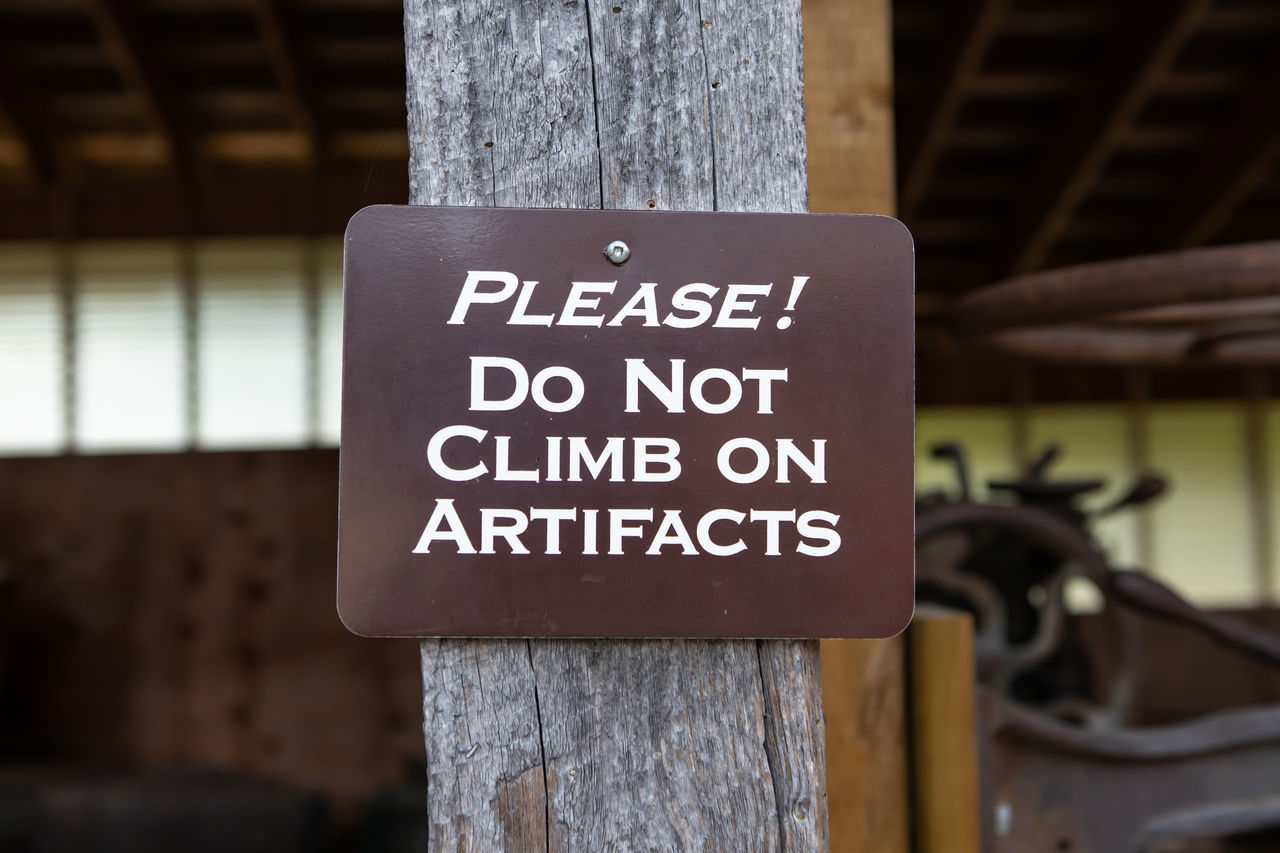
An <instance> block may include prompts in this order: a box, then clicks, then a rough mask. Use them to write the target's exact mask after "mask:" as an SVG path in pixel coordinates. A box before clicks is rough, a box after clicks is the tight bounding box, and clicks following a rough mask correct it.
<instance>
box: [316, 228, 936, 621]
mask: <svg viewBox="0 0 1280 853" xmlns="http://www.w3.org/2000/svg"><path fill="white" fill-rule="evenodd" d="M913 272H914V266H913V248H912V243H911V237H910V235H909V234H908V233H907V231H906V229H905V228H903V226H902V225H901V224H900V223H898V222H897V221H895V220H893V219H888V218H885V217H878V216H819V215H787V214H748V213H662V212H653V211H582V210H503V209H492V208H440V207H370V208H366V209H365V210H362V211H360V212H359V213H357V214H356V216H355V217H354V218H353V219H352V220H351V223H350V225H349V226H348V227H347V235H346V266H345V274H344V285H345V299H346V309H345V311H346V320H345V328H344V351H343V388H342V462H341V468H342V471H341V500H340V510H339V516H340V535H339V556H338V609H339V611H340V613H341V616H342V619H343V621H344V622H345V623H346V625H347V626H348V627H349V628H350V629H351V630H352V631H355V632H356V633H359V634H366V635H378V636H530V637H879V636H888V635H891V634H894V633H896V632H898V631H900V630H901V629H902V628H903V627H904V626H905V625H906V623H907V621H908V620H909V619H910V616H911V612H912V606H913V587H914V571H913V535H912V528H913V511H914V502H913V494H912V488H913V473H912V465H913V456H914V440H913V414H914V412H913V392H914V388H913V384H914V383H913V379H914V377H913V356H912V353H913V343H914V342H913V303H914V300H913V289H914V288H913Z"/></svg>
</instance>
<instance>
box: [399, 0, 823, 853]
mask: <svg viewBox="0 0 1280 853" xmlns="http://www.w3.org/2000/svg"><path fill="white" fill-rule="evenodd" d="M446 30H447V31H448V33H449V34H450V35H449V37H448V38H445V37H443V35H442V33H443V32H444V31H446ZM405 52H406V60H407V62H406V65H407V72H408V86H407V95H408V98H407V100H408V107H409V139H410V141H411V142H410V168H409V175H410V187H411V194H412V201H413V202H414V203H417V204H439V203H451V204H471V205H506V206H525V207H532V206H548V207H556V206H563V207H579V208H593V207H608V208H625V209H647V208H648V207H651V206H653V207H659V208H662V209H673V208H674V209H684V210H711V209H720V210H738V211H742V210H775V211H791V212H798V211H803V210H805V208H806V205H807V200H808V193H807V187H806V181H805V166H804V159H805V158H804V155H805V142H804V139H805V136H804V125H803V121H804V108H803V97H802V94H803V93H802V88H801V80H802V52H801V23H800V3H799V0H773V2H767V3H766V2H761V3H757V4H754V5H753V6H752V8H751V10H750V12H749V13H748V12H747V11H745V10H744V9H742V8H741V7H739V6H737V5H734V4H731V3H729V2H725V0H715V2H711V0H701V2H699V0H666V2H655V3H625V4H620V5H619V4H615V3H599V2H598V0H588V2H586V3H581V4H578V3H573V4H566V3H508V2H499V0H484V2H474V3H458V2H453V1H452V0H439V2H426V3H424V2H420V0H414V2H409V3H406V4H405ZM658 56H663V57H675V59H673V60H672V61H665V60H664V64H663V67H662V68H661V70H660V71H659V70H658V69H657V68H656V67H655V65H654V57H658ZM748 59H749V60H750V62H749V63H748V62H747V61H746V60H748ZM464 72H465V73H464ZM553 125H554V128H553ZM421 649H422V675H423V680H422V683H423V692H424V701H423V711H424V721H423V733H424V736H425V741H426V759H427V773H428V794H429V796H428V802H427V803H426V809H427V812H428V816H427V818H426V820H427V822H428V823H429V825H430V828H431V833H430V834H431V838H430V847H431V849H433V850H452V849H468V850H471V849H482V850H498V849H505V850H529V851H532V850H578V849H581V850H609V849H630V848H633V847H640V848H644V849H654V850H658V849H662V850H666V849H679V850H812V851H823V850H826V849H827V815H826V803H827V792H826V786H825V778H824V766H825V765H824V760H823V722H822V707H821V691H820V687H819V684H820V676H819V664H818V643H817V642H816V641H785V640H783V641H779V640H763V641H755V640H712V641H688V640H670V641H658V640H639V641H627V642H622V641H610V640H529V641H526V640H501V639H499V640H482V639H477V640H454V639H442V640H436V639H428V640H424V641H423V642H422V644H421Z"/></svg>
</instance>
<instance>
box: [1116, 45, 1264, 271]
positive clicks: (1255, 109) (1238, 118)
mask: <svg viewBox="0 0 1280 853" xmlns="http://www.w3.org/2000/svg"><path fill="white" fill-rule="evenodd" d="M1277 91H1280V55H1274V56H1272V57H1271V58H1270V60H1269V61H1268V62H1266V63H1265V64H1264V65H1263V67H1262V68H1260V69H1259V70H1258V71H1257V72H1256V73H1255V74H1254V75H1253V76H1252V77H1251V78H1250V79H1249V82H1248V83H1246V84H1245V86H1244V88H1243V89H1241V91H1240V94H1239V96H1238V97H1237V98H1236V100H1235V102H1234V104H1233V106H1232V107H1231V109H1229V110H1228V111H1227V115H1226V118H1225V119H1223V120H1222V121H1221V122H1219V123H1218V125H1217V130H1216V131H1215V132H1214V133H1213V135H1212V136H1210V137H1209V138H1208V139H1207V140H1206V141H1205V143H1204V144H1203V145H1201V146H1200V148H1198V149H1197V150H1196V151H1195V152H1194V153H1193V154H1192V155H1191V156H1190V157H1188V158H1187V161H1186V163H1185V165H1184V166H1183V167H1182V168H1180V169H1179V170H1178V173H1179V174H1180V175H1184V176H1186V180H1180V181H1176V182H1175V183H1174V184H1173V185H1172V186H1170V187H1169V189H1168V190H1167V191H1166V192H1165V193H1164V194H1163V197H1162V198H1160V199H1159V201H1158V202H1157V203H1156V204H1155V205H1154V206H1153V208H1152V211H1153V215H1152V218H1151V219H1150V220H1149V224H1148V226H1147V227H1146V228H1145V229H1144V230H1143V232H1142V234H1141V236H1140V237H1139V239H1138V243H1139V245H1140V247H1141V249H1142V250H1146V251H1158V250H1161V249H1171V248H1185V247H1188V246H1195V245H1199V244H1203V243H1207V242H1209V241H1210V240H1212V239H1213V238H1214V237H1215V236H1216V235H1217V234H1218V232H1219V231H1221V230H1222V228H1223V226H1224V225H1225V224H1226V222H1227V220H1228V219H1229V218H1230V217H1231V214H1232V213H1234V212H1235V210H1236V208H1237V207H1238V206H1239V205H1240V203H1241V202H1242V201H1243V200H1244V199H1245V198H1246V197H1247V196H1248V195H1249V193H1250V192H1251V191H1252V190H1253V189H1254V188H1255V187H1257V186H1258V185H1259V184H1260V183H1261V182H1262V181H1263V180H1264V179H1265V178H1266V176H1267V173H1268V172H1269V171H1270V170H1271V168H1272V164H1273V163H1274V162H1275V160H1276V158H1277V156H1280V112H1277V111H1276V110H1275V109H1272V108H1269V107H1268V106H1266V105H1267V104H1270V103H1271V102H1272V101H1273V100H1274V99H1275V93H1276V92H1277Z"/></svg>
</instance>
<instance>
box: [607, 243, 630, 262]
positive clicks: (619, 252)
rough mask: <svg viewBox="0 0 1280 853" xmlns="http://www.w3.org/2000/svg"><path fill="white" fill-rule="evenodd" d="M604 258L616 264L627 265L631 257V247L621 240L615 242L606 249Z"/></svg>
mask: <svg viewBox="0 0 1280 853" xmlns="http://www.w3.org/2000/svg"><path fill="white" fill-rule="evenodd" d="M604 256H605V257H606V258H608V259H609V260H611V261H613V262H614V263H615V264H625V263H626V262H627V258H629V257H631V247H630V246H628V245H627V244H626V243H624V242H622V241H621V240H614V241H613V242H612V243H610V244H609V245H607V246H605V247H604Z"/></svg>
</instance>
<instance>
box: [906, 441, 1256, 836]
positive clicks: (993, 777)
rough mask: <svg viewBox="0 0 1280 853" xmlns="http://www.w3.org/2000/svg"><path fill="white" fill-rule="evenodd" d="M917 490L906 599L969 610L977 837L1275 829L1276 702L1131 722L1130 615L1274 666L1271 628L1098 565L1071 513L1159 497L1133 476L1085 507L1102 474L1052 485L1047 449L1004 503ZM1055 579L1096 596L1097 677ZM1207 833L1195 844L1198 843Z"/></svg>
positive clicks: (1081, 519) (955, 455)
mask: <svg viewBox="0 0 1280 853" xmlns="http://www.w3.org/2000/svg"><path fill="white" fill-rule="evenodd" d="M934 455H935V456H938V457H943V458H951V459H953V460H954V461H955V462H956V466H957V472H958V476H959V480H960V485H961V489H960V497H959V499H958V500H953V499H948V498H946V497H944V496H941V495H937V494H934V495H926V496H922V498H921V500H920V504H919V520H918V525H917V529H918V532H917V539H918V543H919V558H918V562H919V579H920V585H921V591H920V596H921V598H924V599H933V600H937V601H941V602H943V603H947V604H950V605H952V606H960V607H963V608H964V609H966V610H968V611H969V612H971V613H973V614H974V616H975V620H976V623H977V626H976V638H977V646H976V649H975V651H976V660H977V673H978V679H979V681H980V682H981V684H982V685H983V687H982V689H981V690H980V692H979V697H980V699H979V718H980V721H981V722H980V723H979V740H980V746H981V749H982V751H983V776H984V779H983V814H984V819H985V826H984V836H985V837H986V839H987V845H988V849H992V850H998V851H1019V853H1020V852H1021V851H1032V850H1037V851H1039V850H1045V849H1051V850H1063V851H1066V850H1071V851H1130V850H1131V851H1168V853H1172V851H1191V850H1240V851H1247V850H1264V849H1265V850H1273V849H1276V846H1275V845H1276V843H1277V838H1280V836H1278V835H1275V834H1274V833H1275V832H1277V831H1280V776H1277V774H1276V767H1278V766H1280V707H1276V706H1271V707H1261V708H1250V709H1236V710H1225V711H1219V712H1215V713H1211V714H1207V715H1204V716H1202V717H1199V718H1196V719H1193V720H1190V721H1185V722H1179V723H1177V724H1174V725H1167V726H1159V727H1141V728H1138V727H1132V726H1131V725H1129V716H1130V711H1131V706H1132V703H1133V699H1134V697H1135V691H1136V686H1137V684H1139V683H1140V677H1141V673H1140V672H1139V671H1138V664H1137V661H1138V657H1137V654H1136V651H1137V646H1136V640H1137V633H1138V627H1139V626H1138V621H1139V614H1145V615H1147V616H1154V617H1156V618H1159V619H1163V620H1167V621H1173V622H1177V623H1179V624H1182V625H1184V626H1187V627H1190V628H1192V629H1194V630H1195V631H1197V632H1198V633H1200V634H1202V635H1204V636H1206V637H1208V638H1211V639H1212V640H1214V641H1216V642H1218V643H1220V644H1223V645H1224V646H1226V647H1227V648H1229V649H1231V650H1233V651H1236V652H1240V653H1243V654H1246V655H1248V656H1250V657H1251V658H1253V659H1254V660H1255V661H1258V662H1260V663H1263V664H1264V665H1267V666H1270V667H1274V668H1276V669H1280V638H1277V637H1276V636H1274V635H1272V634H1269V633H1267V632H1265V631H1261V630H1259V629H1256V628H1252V627H1250V626H1247V625H1245V624H1243V623H1241V622H1239V621H1237V620H1233V619H1230V618H1227V617H1224V616H1220V615H1215V614H1210V613H1205V612H1203V611H1200V610H1198V609H1196V608H1195V607H1193V606H1191V605H1190V604H1188V603H1186V602H1185V601H1183V600H1182V599H1181V598H1179V597H1178V596H1177V595H1176V594H1175V593H1174V592H1172V591H1171V590H1169V589H1168V588H1167V587H1165V586H1163V585H1162V584H1160V583H1159V582H1157V581H1155V580H1154V579H1152V578H1150V577H1148V576H1146V575H1143V574H1140V573H1137V572H1128V571H1117V570H1114V569H1112V568H1111V567H1110V566H1109V565H1108V563H1107V560H1106V558H1105V556H1104V555H1103V554H1102V552H1101V550H1100V549H1099V548H1098V546H1097V544H1096V542H1095V541H1094V539H1093V538H1092V536H1091V535H1090V533H1089V530H1088V522H1089V521H1091V520H1093V519H1096V518H1098V517H1101V516H1102V515H1104V514H1107V513H1110V512H1114V511H1116V510H1117V509H1120V508H1121V507H1125V506H1139V505H1142V504H1144V503H1146V502H1147V501H1149V500H1151V499H1152V498H1154V497H1156V496H1158V495H1159V494H1160V493H1161V492H1162V491H1163V490H1164V482H1163V481H1162V480H1160V479H1159V478H1157V477H1144V478H1142V479H1140V480H1139V481H1138V482H1137V483H1136V484H1135V485H1134V486H1133V487H1132V488H1131V489H1130V491H1129V492H1128V493H1127V494H1126V495H1125V496H1124V497H1123V498H1121V499H1120V500H1118V501H1116V502H1115V503H1113V504H1111V505H1110V506H1108V507H1105V508H1103V509H1102V510H1098V511H1096V512H1094V513H1088V512H1086V511H1085V510H1084V509H1082V508H1081V507H1080V499H1081V498H1082V497H1083V496H1084V495H1086V494H1089V493H1091V492H1093V491H1095V490H1097V489H1098V488H1100V487H1101V486H1102V485H1103V483H1102V481H1097V480H1082V481H1074V482H1072V481H1067V482H1055V481H1051V480H1049V479H1048V478H1047V477H1046V471H1047V468H1048V466H1049V465H1050V463H1051V462H1052V461H1053V459H1054V458H1055V456H1056V449H1054V448H1050V450H1049V451H1047V452H1046V453H1045V454H1043V455H1042V456H1041V457H1040V458H1039V459H1038V460H1036V461H1035V462H1034V463H1033V464H1032V465H1030V466H1029V467H1028V469H1027V472H1026V473H1025V474H1024V476H1023V477H1022V478H1021V479H1019V480H1017V481H1012V482H997V483H991V484H989V485H990V486H991V487H992V488H993V489H996V490H1003V491H1005V492H1010V493H1012V494H1013V495H1014V496H1015V498H1016V499H1017V503H1016V504H1013V505H1006V504H983V503H978V502H975V501H973V500H972V499H971V497H970V495H969V490H968V473H967V471H966V469H965V464H964V456H963V453H962V452H961V451H960V449H959V448H958V447H956V446H954V445H944V446H941V447H939V448H937V449H935V451H934ZM1072 577H1084V578H1087V579H1088V580H1090V581H1092V582H1093V583H1094V584H1095V585H1096V586H1097V587H1098V589H1099V590H1100V591H1101V593H1102V595H1103V601H1104V610H1103V613H1102V626H1103V630H1104V632H1105V644H1106V646H1107V655H1108V657H1109V658H1110V660H1109V661H1107V662H1106V663H1107V666H1106V667H1105V670H1106V671H1107V672H1108V673H1109V675H1108V676H1107V677H1106V678H1105V679H1103V678H1099V677H1098V673H1099V672H1101V671H1102V670H1103V669H1104V667H1095V666H1094V661H1093V660H1091V659H1090V658H1089V656H1088V655H1087V653H1086V651H1085V648H1086V647H1085V645H1084V644H1083V643H1082V642H1081V641H1080V638H1079V636H1078V633H1077V631H1076V630H1075V624H1074V620H1073V618H1072V616H1071V615H1070V614H1069V613H1068V612H1067V607H1066V604H1065V601H1064V597H1063V590H1064V588H1065V585H1066V582H1067V580H1068V579H1069V578H1072ZM1206 844H1208V845H1211V846H1205V845H1206Z"/></svg>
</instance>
